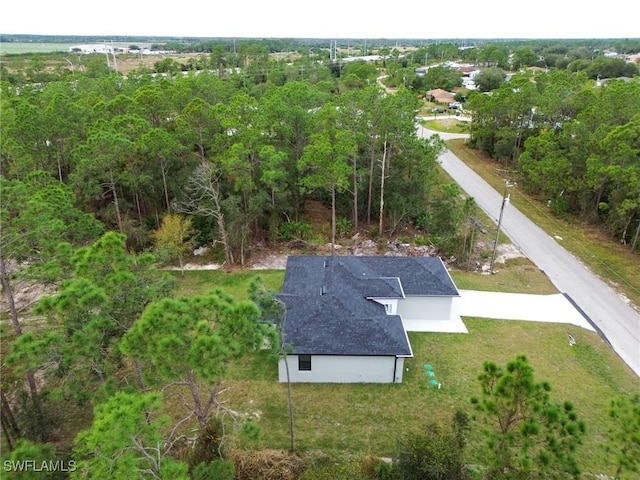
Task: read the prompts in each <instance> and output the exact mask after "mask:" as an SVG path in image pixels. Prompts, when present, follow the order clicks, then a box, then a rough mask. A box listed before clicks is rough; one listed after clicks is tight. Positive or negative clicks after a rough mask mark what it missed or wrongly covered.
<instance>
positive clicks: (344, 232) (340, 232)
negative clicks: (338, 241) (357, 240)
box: [336, 218, 353, 238]
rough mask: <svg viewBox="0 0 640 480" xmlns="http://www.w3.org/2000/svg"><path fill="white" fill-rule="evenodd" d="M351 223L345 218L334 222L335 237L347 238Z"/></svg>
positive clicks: (351, 226)
mask: <svg viewBox="0 0 640 480" xmlns="http://www.w3.org/2000/svg"><path fill="white" fill-rule="evenodd" d="M352 228H353V223H351V221H350V220H347V219H346V218H338V219H337V220H336V237H338V238H341V237H347V236H349V235H350V234H351V229H352Z"/></svg>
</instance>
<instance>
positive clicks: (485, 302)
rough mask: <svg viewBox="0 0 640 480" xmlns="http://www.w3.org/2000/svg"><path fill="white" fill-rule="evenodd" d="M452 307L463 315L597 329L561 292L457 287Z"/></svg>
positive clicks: (593, 330)
mask: <svg viewBox="0 0 640 480" xmlns="http://www.w3.org/2000/svg"><path fill="white" fill-rule="evenodd" d="M454 308H456V309H457V310H458V314H459V315H460V316H462V317H480V318H495V319H500V320H526V321H531V322H549V323H566V324H570V325H575V326H578V327H581V328H584V329H587V330H590V331H592V332H595V331H596V330H595V329H594V328H593V326H592V325H591V324H590V323H589V322H588V321H587V319H586V318H585V317H584V315H583V314H582V313H581V312H580V311H579V310H578V309H577V308H576V307H575V306H574V304H573V303H572V302H571V301H570V300H569V298H567V297H566V296H565V295H563V294H561V293H557V294H553V295H533V294H527V293H502V292H483V291H477V290H460V297H458V298H456V299H454Z"/></svg>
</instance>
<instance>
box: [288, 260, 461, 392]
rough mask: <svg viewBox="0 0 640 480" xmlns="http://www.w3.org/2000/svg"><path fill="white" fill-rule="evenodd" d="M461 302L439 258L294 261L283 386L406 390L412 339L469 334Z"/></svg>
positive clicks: (290, 269)
mask: <svg viewBox="0 0 640 480" xmlns="http://www.w3.org/2000/svg"><path fill="white" fill-rule="evenodd" d="M456 297H459V293H458V290H457V288H456V286H455V284H454V282H453V280H452V279H451V276H450V275H449V272H448V271H447V269H446V267H445V266H444V264H443V262H442V260H441V259H440V258H438V257H387V256H375V257H374V256H306V255H301V256H290V257H289V258H288V259H287V268H286V273H285V280H284V286H283V291H282V293H281V294H278V298H279V299H280V300H281V301H282V302H283V303H284V305H285V307H286V313H285V317H284V323H283V336H284V338H283V341H284V343H285V347H286V351H287V355H286V357H285V358H283V359H281V360H280V362H279V365H278V378H279V381H280V382H286V381H287V376H288V378H289V380H290V381H292V382H314V383H401V382H402V373H403V371H404V359H405V358H410V357H413V351H412V349H411V345H410V343H409V338H408V335H407V332H408V331H421V332H429V331H437V332H465V333H466V332H467V329H466V327H465V326H464V323H462V320H461V318H460V316H459V315H458V314H457V311H456V308H454V302H453V299H454V298H456ZM287 371H288V372H287Z"/></svg>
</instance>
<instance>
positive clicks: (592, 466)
mask: <svg viewBox="0 0 640 480" xmlns="http://www.w3.org/2000/svg"><path fill="white" fill-rule="evenodd" d="M256 275H260V276H261V277H262V279H263V280H264V281H265V283H266V284H267V285H268V286H269V288H270V289H272V290H279V289H280V287H281V285H282V281H283V278H284V272H283V271H275V270H270V271H260V272H255V271H243V272H238V273H231V274H230V273H225V272H223V271H219V270H213V271H212V270H207V271H190V272H187V273H186V277H185V279H184V280H181V281H180V282H181V283H180V285H179V292H180V293H182V294H200V293H206V292H207V291H210V290H211V288H215V287H219V288H221V289H223V290H225V291H226V292H228V293H232V294H234V295H237V296H238V297H240V298H243V297H244V298H246V291H247V288H248V285H249V283H250V281H251V280H252V279H253V278H254V277H255V276H256ZM452 276H453V278H454V280H455V282H456V284H457V285H458V287H459V288H461V289H477V290H500V291H513V292H526V293H543V294H546V293H554V292H555V289H554V287H553V285H552V284H551V283H550V282H549V280H548V279H547V278H546V277H545V276H544V274H542V273H541V272H540V271H539V270H537V269H536V268H535V267H534V266H532V265H531V264H530V262H529V261H528V260H526V259H515V260H511V261H508V262H507V264H506V265H505V266H504V267H503V269H502V270H501V274H500V275H479V274H477V273H476V274H474V273H469V272H457V271H453V272H452ZM464 321H465V324H466V325H467V328H468V330H469V333H468V334H442V333H412V334H410V335H409V336H410V341H411V344H412V347H413V350H414V355H415V357H414V358H413V359H410V360H408V361H407V362H406V364H405V365H406V367H407V369H408V370H407V371H406V372H405V375H404V381H403V383H402V384H399V385H358V384H355V385H327V384H321V385H315V384H295V385H294V386H293V395H294V405H295V435H296V439H297V440H296V442H297V447H298V448H299V449H300V450H317V449H320V450H326V451H334V452H335V451H341V452H348V453H371V454H374V455H379V456H389V455H392V454H393V452H394V448H395V445H396V441H397V438H398V436H399V435H400V434H401V433H403V432H408V431H411V430H414V429H419V428H420V427H421V426H423V425H424V424H425V423H426V422H430V421H436V422H441V423H447V422H449V420H450V417H451V415H452V414H453V413H454V411H455V410H456V409H463V410H465V411H467V412H468V413H471V408H470V403H469V399H470V397H472V396H473V395H477V394H479V390H478V382H477V380H476V378H477V376H478V375H479V374H480V372H481V369H482V363H483V362H484V361H486V360H491V361H495V362H497V363H498V364H502V365H503V364H504V363H506V361H508V360H510V359H512V358H514V357H515V356H516V355H519V354H525V355H526V356H527V357H528V358H529V361H530V362H531V364H532V366H533V367H534V369H535V372H536V378H537V379H538V380H547V381H549V382H550V384H551V385H552V387H553V392H552V399H553V400H557V401H564V400H571V401H572V402H573V403H574V404H575V406H576V409H577V411H578V412H579V414H580V417H581V418H582V419H583V420H585V422H586V423H587V426H588V436H587V438H586V440H585V442H584V444H583V445H582V446H581V447H580V449H579V451H578V456H579V459H580V464H581V465H582V468H583V470H585V472H590V473H593V474H595V473H611V469H610V468H608V467H607V462H606V459H605V453H604V450H603V449H602V443H603V441H604V439H605V436H606V431H607V428H608V425H607V416H606V408H607V405H608V402H609V400H610V399H612V398H614V397H616V396H618V395H623V394H629V393H631V392H636V391H638V390H639V389H640V379H638V377H637V376H636V375H635V374H634V373H633V372H632V371H631V370H630V369H629V368H628V367H627V366H626V365H625V364H624V362H622V360H620V359H619V357H618V356H617V355H616V354H615V352H613V350H612V349H611V348H610V347H609V346H608V345H607V344H606V343H605V342H603V341H602V340H601V339H600V337H598V335H597V334H595V333H593V332H590V331H586V330H582V329H578V328H575V327H573V328H572V335H573V336H574V337H575V338H576V340H577V345H576V346H574V347H570V346H569V345H568V343H567V340H566V338H567V326H566V325H560V324H547V323H536V322H520V321H502V320H486V319H480V318H465V319H464ZM425 363H430V364H431V365H433V367H434V371H435V373H436V376H437V378H438V380H439V381H440V382H441V383H442V389H441V390H437V389H433V388H430V387H429V386H428V385H427V381H426V377H425V375H424V368H423V365H424V364H425ZM225 386H226V387H228V390H227V392H226V394H225V400H226V401H227V402H228V404H227V405H228V406H230V407H231V408H233V409H234V410H236V411H238V412H242V413H245V414H247V415H249V416H250V417H251V418H253V419H254V420H255V421H256V422H257V423H258V424H259V425H260V427H261V428H262V429H263V432H264V437H263V438H262V440H261V441H260V442H259V443H257V444H246V443H245V444H242V443H238V445H239V446H242V447H245V448H283V449H286V448H287V446H288V442H289V437H288V434H289V432H288V406H287V393H286V387H285V386H284V385H281V384H278V383H277V364H276V360H275V359H274V358H272V357H269V356H268V355H267V354H266V353H260V354H257V355H255V356H252V357H249V358H246V359H244V360H243V361H242V362H241V363H240V364H236V365H234V366H233V367H232V368H231V371H230V375H229V378H228V379H227V381H226V382H225ZM238 442H240V441H238ZM480 443H481V442H479V441H478V439H477V437H475V441H474V438H472V442H471V452H472V453H478V448H479V445H480ZM585 478H593V477H592V476H591V477H585Z"/></svg>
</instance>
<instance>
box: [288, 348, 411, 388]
mask: <svg viewBox="0 0 640 480" xmlns="http://www.w3.org/2000/svg"><path fill="white" fill-rule="evenodd" d="M287 358H288V363H289V375H290V377H291V381H292V382H296V383H300V382H307V383H394V382H395V383H402V372H403V371H404V358H396V357H392V356H389V357H364V356H338V355H335V356H334V355H312V357H311V370H308V371H300V370H298V356H297V355H288V357H287ZM394 373H395V377H394ZM278 380H279V381H280V382H281V383H284V382H286V381H287V372H286V369H285V364H284V359H280V361H279V362H278Z"/></svg>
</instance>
